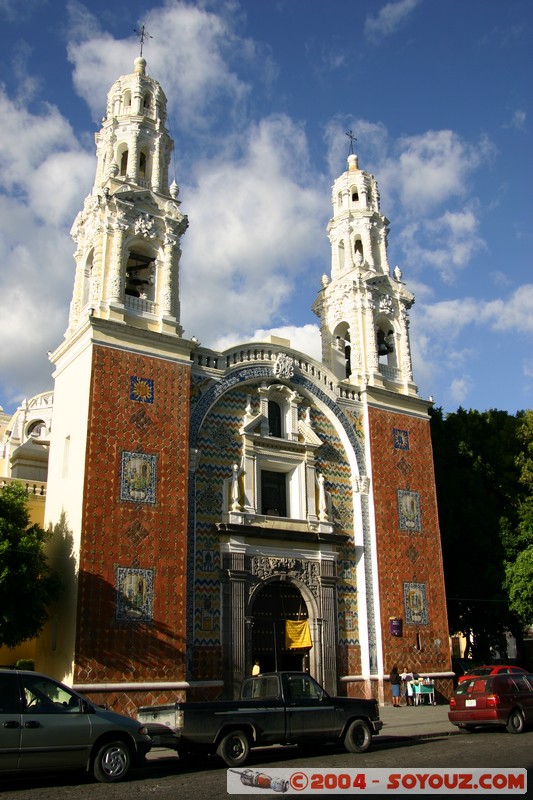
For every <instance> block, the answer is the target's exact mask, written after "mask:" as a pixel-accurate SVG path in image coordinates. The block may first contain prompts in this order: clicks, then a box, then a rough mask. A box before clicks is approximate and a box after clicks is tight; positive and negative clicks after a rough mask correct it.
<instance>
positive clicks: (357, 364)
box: [313, 153, 417, 396]
mask: <svg viewBox="0 0 533 800" xmlns="http://www.w3.org/2000/svg"><path fill="white" fill-rule="evenodd" d="M332 203H333V217H332V218H331V220H330V222H329V224H328V236H329V239H330V242H331V277H328V276H327V275H323V277H322V290H321V291H320V293H319V295H318V297H317V299H316V300H315V303H314V305H313V311H314V312H315V314H316V315H317V316H318V317H319V318H320V333H321V337H322V359H323V362H324V363H325V364H326V365H327V366H328V367H330V369H332V370H333V372H334V373H335V374H336V376H337V377H338V378H339V379H340V380H346V381H348V382H349V383H350V384H355V385H357V386H367V385H368V386H375V387H383V388H386V389H388V390H390V391H395V392H398V393H401V394H407V395H415V396H416V395H417V387H416V386H415V385H414V383H413V373H412V364H411V351H410V346H409V322H408V311H409V309H410V308H411V306H412V304H413V303H414V296H413V295H412V294H411V293H410V292H408V291H407V289H406V288H405V284H404V283H403V282H402V279H401V278H402V276H401V272H400V270H399V268H398V267H396V268H395V269H394V272H393V274H392V275H391V270H390V266H389V262H388V257H387V233H388V226H389V220H388V219H387V218H386V217H384V216H383V214H381V212H380V207H379V190H378V185H377V181H376V179H375V178H374V176H373V175H370V174H369V173H368V172H365V171H364V170H361V169H359V165H358V159H357V156H356V155H355V154H353V153H352V154H350V155H349V156H348V164H347V169H346V172H344V173H343V174H342V175H341V176H340V177H339V178H337V180H336V181H335V182H334V184H333V188H332Z"/></svg>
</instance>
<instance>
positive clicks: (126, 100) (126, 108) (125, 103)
mask: <svg viewBox="0 0 533 800" xmlns="http://www.w3.org/2000/svg"><path fill="white" fill-rule="evenodd" d="M122 108H123V112H124V114H129V112H130V111H131V92H130V91H126V92H124V97H123V99H122Z"/></svg>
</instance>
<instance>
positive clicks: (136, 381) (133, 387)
mask: <svg viewBox="0 0 533 800" xmlns="http://www.w3.org/2000/svg"><path fill="white" fill-rule="evenodd" d="M130 400H135V401H136V402H137V403H153V402H154V382H153V380H152V379H151V378H138V377H137V375H131V376H130Z"/></svg>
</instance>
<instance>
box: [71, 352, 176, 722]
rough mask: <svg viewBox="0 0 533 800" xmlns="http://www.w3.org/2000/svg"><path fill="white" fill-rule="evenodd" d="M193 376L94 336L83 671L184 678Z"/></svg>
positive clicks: (79, 675)
mask: <svg viewBox="0 0 533 800" xmlns="http://www.w3.org/2000/svg"><path fill="white" fill-rule="evenodd" d="M189 380H190V377H189V368H188V367H187V366H184V365H178V364H175V363H172V362H169V361H165V360H162V359H156V358H153V357H151V358H148V357H145V356H142V355H136V354H131V353H127V352H122V351H119V350H114V349H111V348H108V347H101V346H98V347H95V350H94V356H93V366H92V386H91V399H90V411H89V425H88V441H87V460H86V473H85V492H84V508H83V526H82V542H81V554H80V555H81V557H80V579H79V595H78V625H77V643H76V665H75V675H74V680H75V683H102V682H117V681H126V682H128V681H129V682H139V681H173V680H184V679H185V593H186V519H187V469H188V419H189ZM109 699H110V698H109V697H108V698H107V702H109ZM111 699H112V701H113V704H114V707H115V709H116V710H118V709H117V707H116V705H115V703H116V702H117V700H116V698H115V697H113V698H111ZM136 699H137V700H138V701H139V704H140V703H141V702H144V700H143V698H142V697H138V698H136Z"/></svg>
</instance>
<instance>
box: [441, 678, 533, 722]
mask: <svg viewBox="0 0 533 800" xmlns="http://www.w3.org/2000/svg"><path fill="white" fill-rule="evenodd" d="M448 719H449V720H450V722H451V723H453V725H457V727H458V728H460V729H462V730H463V731H469V732H472V731H474V730H475V729H476V728H477V727H478V726H480V725H482V726H483V725H505V727H506V728H507V730H508V731H509V733H522V731H523V730H524V728H525V727H526V725H528V724H531V723H533V675H528V674H527V673H524V672H522V673H518V672H517V673H514V674H512V675H511V674H509V673H507V674H502V673H500V674H499V675H488V676H483V677H479V676H476V677H470V678H466V680H464V681H461V683H460V684H458V686H457V688H456V690H455V692H454V693H453V694H452V696H451V697H450V710H449V711H448Z"/></svg>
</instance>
